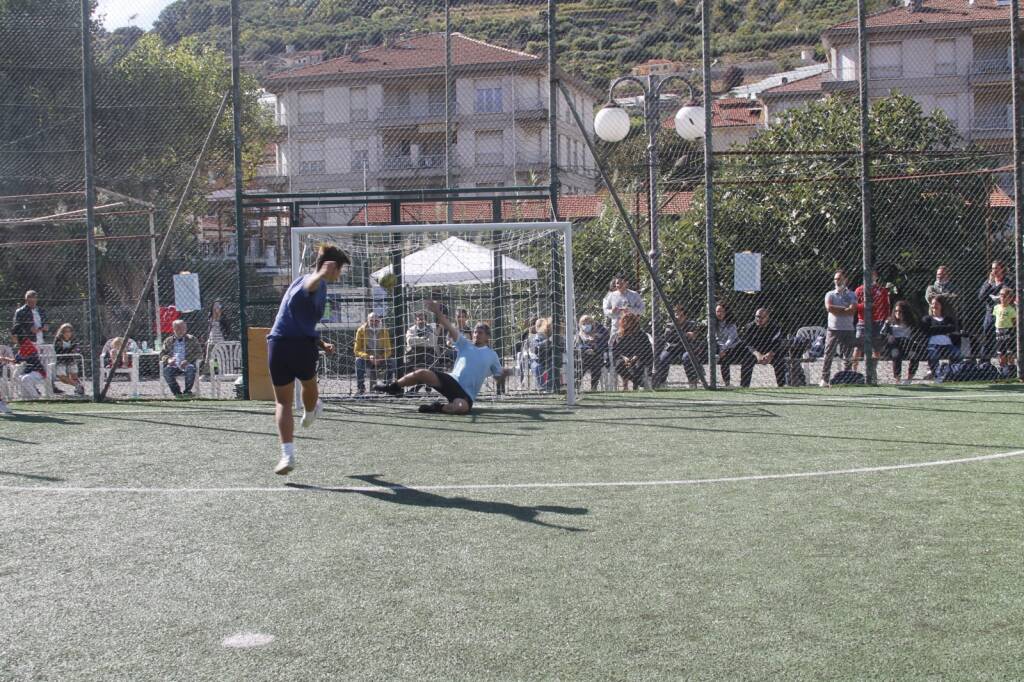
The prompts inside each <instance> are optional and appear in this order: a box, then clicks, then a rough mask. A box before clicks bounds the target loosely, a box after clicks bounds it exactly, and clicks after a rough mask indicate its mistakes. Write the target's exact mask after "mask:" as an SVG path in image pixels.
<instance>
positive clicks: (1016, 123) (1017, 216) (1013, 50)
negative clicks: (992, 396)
mask: <svg viewBox="0 0 1024 682" xmlns="http://www.w3.org/2000/svg"><path fill="white" fill-rule="evenodd" d="M1018 11H1019V2H1018V0H1010V81H1011V82H1012V83H1013V94H1012V97H1013V286H1014V287H1015V288H1016V290H1017V291H1016V296H1015V300H1016V301H1017V305H1018V307H1019V306H1020V301H1021V291H1022V288H1021V281H1020V280H1021V275H1022V274H1024V272H1022V269H1024V264H1022V262H1021V261H1022V260H1024V253H1022V247H1021V244H1022V232H1024V211H1022V210H1021V205H1020V203H1021V196H1022V194H1024V178H1022V177H1021V174H1022V172H1024V169H1022V168H1021V148H1020V145H1021V133H1022V130H1021V128H1022V126H1021V120H1020V117H1021V91H1020V20H1019V18H1018V16H1017V12H1018ZM1022 332H1024V320H1021V317H1020V316H1019V315H1018V316H1017V329H1016V336H1017V378H1018V379H1024V366H1022V365H1021V358H1022V357H1024V355H1022V353H1024V342H1022V340H1021V335H1022Z"/></svg>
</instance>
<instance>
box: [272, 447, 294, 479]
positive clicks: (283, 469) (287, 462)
mask: <svg viewBox="0 0 1024 682" xmlns="http://www.w3.org/2000/svg"><path fill="white" fill-rule="evenodd" d="M294 468H295V443H281V459H280V461H278V463H277V466H276V467H275V468H274V473H275V474H279V475H281V476H286V475H287V474H288V473H289V472H291V470H292V469H294Z"/></svg>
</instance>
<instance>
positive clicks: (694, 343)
mask: <svg viewBox="0 0 1024 682" xmlns="http://www.w3.org/2000/svg"><path fill="white" fill-rule="evenodd" d="M672 316H673V317H674V318H675V321H676V324H677V325H679V331H681V332H682V333H683V335H684V336H686V345H687V346H689V347H690V350H692V351H693V352H694V353H695V354H696V355H695V356H691V355H688V351H687V350H686V347H685V346H683V343H682V341H680V340H679V335H678V334H677V333H676V328H675V326H674V325H673V324H672V323H671V322H669V323H668V324H666V325H665V332H664V336H663V338H664V339H665V344H664V347H663V348H662V349H661V352H660V353H659V354H658V359H657V361H656V362H655V364H654V377H653V380H652V382H651V383H652V384H653V386H652V388H658V387H660V386H662V385H663V384H664V383H665V381H666V380H667V379H668V372H669V369H670V368H671V366H672V365H674V364H678V363H682V365H683V369H684V370H685V371H686V379H687V381H688V382H689V384H690V388H696V387H697V382H698V376H700V375H701V374H703V373H704V367H703V363H704V355H702V354H700V352H699V351H700V347H701V346H700V337H702V336H704V329H703V328H702V327H701V326H700V325H699V324H697V323H696V322H694V321H693V320H691V319H689V318H688V317H687V315H686V308H684V307H683V306H682V304H679V303H677V304H676V305H674V306H673V307H672ZM691 358H692V359H693V361H692V362H691ZM694 365H698V366H699V369H698V368H697V367H695V366H694Z"/></svg>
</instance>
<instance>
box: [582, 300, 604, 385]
mask: <svg viewBox="0 0 1024 682" xmlns="http://www.w3.org/2000/svg"><path fill="white" fill-rule="evenodd" d="M576 353H577V355H578V357H579V361H580V366H581V371H580V375H579V376H578V377H576V382H577V385H579V384H582V383H583V377H585V376H586V375H588V374H589V375H590V390H592V391H596V390H597V388H598V385H599V384H600V382H601V373H602V372H603V371H604V368H605V364H606V363H605V355H606V354H607V353H608V330H607V329H605V328H604V325H602V324H600V323H597V322H595V321H594V318H593V317H591V316H590V315H583V316H582V317H580V324H579V330H578V331H577V332H576Z"/></svg>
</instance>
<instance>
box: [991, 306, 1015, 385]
mask: <svg viewBox="0 0 1024 682" xmlns="http://www.w3.org/2000/svg"><path fill="white" fill-rule="evenodd" d="M1013 298H1014V291H1013V289H1009V288H1007V287H1003V290H1002V291H1000V292H999V303H997V304H995V305H994V306H993V307H992V317H993V318H994V319H995V328H996V353H998V354H999V366H1000V367H1009V366H1010V365H1012V364H1014V363H1015V362H1016V355H1017V334H1016V331H1017V306H1016V305H1014V300H1013Z"/></svg>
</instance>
